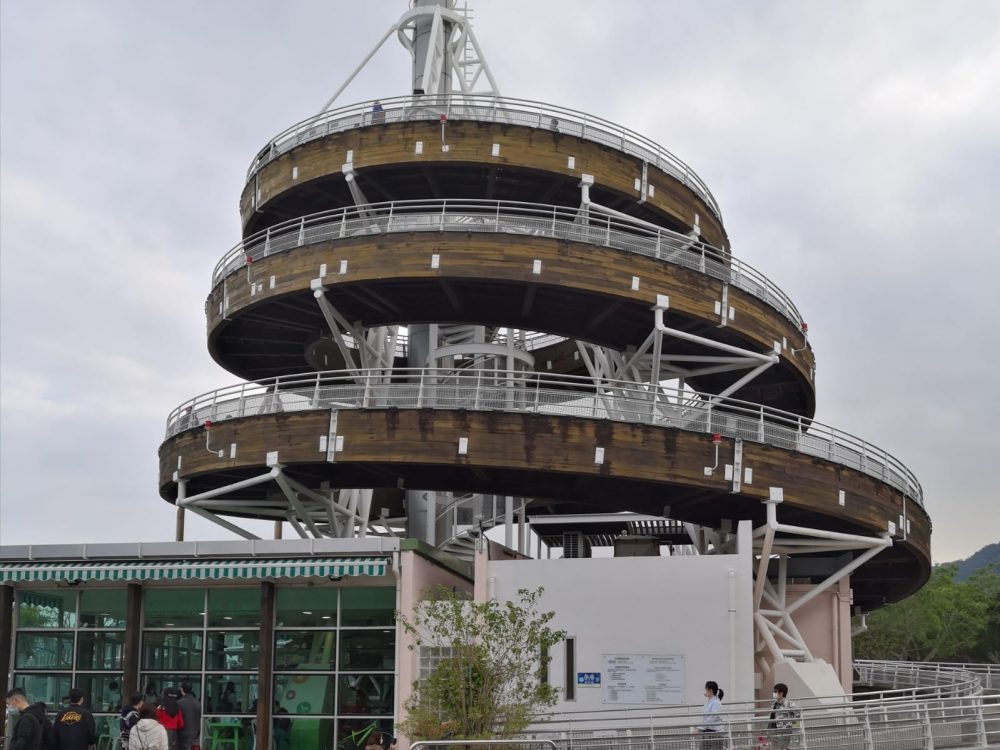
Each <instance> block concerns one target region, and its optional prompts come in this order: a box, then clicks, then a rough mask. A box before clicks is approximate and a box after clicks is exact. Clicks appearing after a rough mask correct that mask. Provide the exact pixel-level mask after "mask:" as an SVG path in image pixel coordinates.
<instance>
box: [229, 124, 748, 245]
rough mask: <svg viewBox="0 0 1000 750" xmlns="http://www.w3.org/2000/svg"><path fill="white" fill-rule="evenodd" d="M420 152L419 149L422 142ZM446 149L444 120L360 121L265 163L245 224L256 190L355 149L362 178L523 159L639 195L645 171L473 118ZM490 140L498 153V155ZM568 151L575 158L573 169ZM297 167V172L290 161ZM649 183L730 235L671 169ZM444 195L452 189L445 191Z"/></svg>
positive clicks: (316, 169) (653, 172)
mask: <svg viewBox="0 0 1000 750" xmlns="http://www.w3.org/2000/svg"><path fill="white" fill-rule="evenodd" d="M418 141H420V142H422V143H423V144H424V145H423V153H422V154H417V153H416V144H417V142H418ZM447 141H448V151H447V152H442V150H441V128H440V126H439V125H438V124H437V123H432V122H410V123H397V124H392V125H377V126H368V127H361V128H357V129H354V130H348V131H344V132H340V133H334V134H331V135H328V136H326V137H325V138H322V139H319V140H315V141H310V142H308V143H304V144H302V145H301V146H297V147H295V148H293V149H291V150H290V151H288V152H286V153H285V154H282V155H281V156H279V157H278V158H276V159H275V160H274V161H271V162H269V163H268V164H267V165H265V166H264V167H263V168H262V169H261V170H260V172H259V173H258V175H257V180H256V182H255V181H253V180H251V181H250V182H249V183H247V185H246V187H245V188H244V189H243V193H242V195H241V196H240V216H241V218H242V221H243V227H244V230H245V229H246V227H247V225H248V223H249V222H250V220H251V218H252V217H253V213H254V209H253V207H252V201H251V198H252V196H253V190H254V189H255V188H256V189H259V190H260V198H259V200H258V208H263V207H264V206H266V205H267V204H268V203H269V202H270V201H272V200H274V199H275V198H276V197H278V196H280V195H282V194H283V193H284V192H286V191H288V190H290V189H292V188H295V187H299V186H301V185H304V184H306V183H308V182H310V181H312V180H317V179H320V178H322V177H327V176H330V175H339V174H341V168H342V167H343V165H344V163H345V162H347V152H348V151H351V152H353V160H354V161H353V164H354V167H355V169H356V170H358V173H359V176H360V178H361V184H362V186H363V185H364V169H365V167H375V166H386V165H392V164H416V165H421V164H426V165H429V164H435V163H438V164H463V163H466V164H468V163H473V164H481V165H484V166H497V167H518V168H524V169H532V170H537V171H545V172H554V173H557V174H562V175H566V176H568V177H573V178H576V179H579V178H580V176H581V175H583V174H592V175H593V176H594V181H595V183H596V184H597V185H599V186H601V187H606V188H610V189H612V190H614V191H616V192H618V193H621V194H622V195H629V196H635V199H636V200H637V201H638V200H639V198H640V195H639V192H638V191H637V190H636V189H635V180H636V178H641V176H642V160H641V159H639V158H637V157H634V156H628V155H626V154H625V153H624V152H621V151H617V150H615V149H612V148H609V147H607V146H601V145H599V144H597V143H593V142H591V141H586V140H583V139H581V138H577V137H575V136H569V135H562V134H559V133H554V132H552V131H549V130H536V129H534V128H529V127H524V126H517V125H501V124H499V123H485V122H473V121H465V122H463V121H460V120H449V121H448V125H447ZM493 144H499V146H500V155H499V156H493V155H492V153H493ZM569 157H573V159H574V167H573V168H572V169H571V168H570V167H569V166H568V164H569ZM296 167H297V168H298V169H297V172H296V176H295V178H294V179H293V176H292V174H293V172H292V170H293V168H296ZM647 175H648V178H647V179H648V183H649V184H650V185H652V186H653V187H654V191H653V193H654V194H653V196H652V197H651V198H648V199H647V201H646V205H647V206H648V207H650V208H653V209H656V210H659V211H661V212H663V213H664V214H665V215H667V216H670V217H671V218H673V219H674V220H675V221H677V222H680V224H681V225H683V226H686V227H692V226H694V217H695V214H697V215H698V216H699V219H700V226H701V232H702V238H703V239H704V240H705V241H706V242H708V243H709V244H711V245H713V246H715V247H718V248H723V249H728V248H729V241H728V238H727V236H726V231H725V229H724V228H723V226H722V224H721V223H720V222H719V220H718V219H717V218H716V217H715V214H713V213H712V211H711V210H710V209H709V208H708V206H706V205H705V203H704V202H703V201H702V200H701V198H699V197H698V196H697V195H696V194H695V193H694V192H693V191H691V190H690V188H687V187H685V186H684V185H683V184H682V183H680V182H678V181H677V180H676V179H675V178H674V177H672V176H670V175H669V174H667V173H666V172H663V171H661V170H660V169H658V168H656V167H654V166H653V165H649V169H648V172H647ZM445 197H447V196H445Z"/></svg>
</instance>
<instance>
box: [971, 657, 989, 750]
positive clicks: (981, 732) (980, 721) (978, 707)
mask: <svg viewBox="0 0 1000 750" xmlns="http://www.w3.org/2000/svg"><path fill="white" fill-rule="evenodd" d="M987 673H989V669H988V668H987ZM972 700H973V704H972V705H973V706H974V708H975V711H976V744H977V745H979V746H981V747H986V746H987V744H988V740H989V738H988V737H987V736H986V717H985V716H984V715H983V714H984V713H985V711H984V708H983V696H982V694H980V695H977V696H976V697H975V698H973V699H972Z"/></svg>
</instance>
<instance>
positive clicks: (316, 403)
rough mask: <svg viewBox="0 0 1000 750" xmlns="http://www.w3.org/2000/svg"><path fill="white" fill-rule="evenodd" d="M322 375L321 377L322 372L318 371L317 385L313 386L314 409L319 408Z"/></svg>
mask: <svg viewBox="0 0 1000 750" xmlns="http://www.w3.org/2000/svg"><path fill="white" fill-rule="evenodd" d="M320 377H321V375H320V373H318V372H317V373H316V387H315V388H313V409H318V408H319V381H320Z"/></svg>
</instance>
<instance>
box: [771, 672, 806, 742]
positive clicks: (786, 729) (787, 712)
mask: <svg viewBox="0 0 1000 750" xmlns="http://www.w3.org/2000/svg"><path fill="white" fill-rule="evenodd" d="M771 698H772V699H773V700H774V703H772V704H771V717H770V718H771V721H770V722H769V723H768V725H767V728H768V729H770V730H771V747H772V748H774V750H788V746H789V745H790V744H791V741H792V727H794V726H795V721H796V719H797V713H798V712H797V711H796V709H795V704H794V703H792V702H791V701H790V700H788V685H786V684H785V683H783V682H779V683H778V684H777V685H775V686H774V692H772V693H771Z"/></svg>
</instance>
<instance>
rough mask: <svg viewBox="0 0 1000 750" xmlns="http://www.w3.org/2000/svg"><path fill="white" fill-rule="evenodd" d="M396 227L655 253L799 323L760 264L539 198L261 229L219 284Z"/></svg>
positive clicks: (411, 205) (219, 275) (329, 216)
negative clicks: (291, 255)
mask: <svg viewBox="0 0 1000 750" xmlns="http://www.w3.org/2000/svg"><path fill="white" fill-rule="evenodd" d="M397 232H406V233H410V232H463V233H469V232H483V233H500V234H508V235H510V234H513V235H523V236H528V237H549V238H554V239H560V240H566V241H571V242H581V243H585V244H589V245H597V246H599V247H611V248H614V249H617V250H623V251H625V252H630V253H636V254H637V255H644V256H646V257H650V258H656V259H657V260H662V261H664V262H667V263H672V264H674V265H678V266H681V267H683V268H687V269H690V270H692V271H697V272H698V273H702V274H705V275H707V276H710V277H712V278H714V279H717V280H719V281H722V282H725V283H727V284H732V285H733V286H735V287H737V288H738V289H742V290H743V291H745V292H747V293H748V294H751V295H753V296H754V297H756V298H758V299H760V300H762V301H764V302H765V303H766V304H768V305H770V306H771V307H773V308H774V309H776V310H778V311H779V312H780V313H781V314H782V315H784V316H785V317H786V318H787V319H788V320H790V321H791V322H792V323H794V324H795V325H796V326H797V327H800V326H801V325H802V316H801V314H800V313H799V311H798V309H796V307H795V304H794V303H793V302H792V300H791V298H790V297H789V296H788V295H787V294H785V293H784V292H783V291H782V290H781V289H780V288H779V287H778V285H777V284H775V283H774V282H772V281H771V280H770V279H768V278H767V277H766V276H765V275H764V274H762V273H761V272H760V271H758V270H757V269H756V268H754V267H753V266H750V265H749V264H747V263H744V262H742V261H740V260H738V259H736V258H734V257H732V255H730V254H729V253H726V252H724V251H722V250H719V249H718V248H715V247H712V246H711V245H706V244H705V243H703V242H695V241H693V240H692V239H691V238H690V237H688V236H687V235H684V234H681V233H679V232H673V231H670V230H668V229H663V228H657V227H652V226H651V225H648V224H644V223H639V222H631V221H628V220H627V219H621V218H616V217H613V216H610V215H608V214H604V213H600V212H599V211H598V210H596V209H594V210H591V211H589V212H584V213H581V212H580V211H579V210H578V209H574V208H567V207H565V206H551V205H543V204H536V203H520V202H514V201H486V200H481V201H479V200H438V201H394V202H389V203H374V204H369V205H363V206H348V207H345V208H340V209H336V210H333V211H324V212H321V213H316V214H311V215H309V216H304V217H302V218H299V219H293V220H291V221H286V222H284V223H281V224H276V225H275V226H273V227H269V228H268V229H265V230H262V231H260V232H257V233H256V234H253V235H251V236H250V237H247V238H246V239H245V240H243V241H242V242H240V243H239V244H238V245H236V246H235V247H233V248H232V249H230V250H229V251H228V252H227V253H226V254H225V255H223V256H222V259H221V260H220V261H219V262H218V263H217V264H216V266H215V269H214V270H213V272H212V284H213V286H214V285H216V284H218V283H220V282H221V281H222V280H223V278H226V277H228V276H230V275H232V274H233V273H236V272H238V271H239V270H240V269H242V268H244V267H245V266H246V265H247V264H248V263H252V262H253V261H256V260H261V259H263V258H266V257H268V256H271V255H276V254H278V253H283V252H288V251H290V250H294V249H296V248H299V247H304V246H309V245H315V244H318V243H321V242H332V241H336V240H343V239H353V238H357V237H364V236H370V235H379V234H388V233H397Z"/></svg>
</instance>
